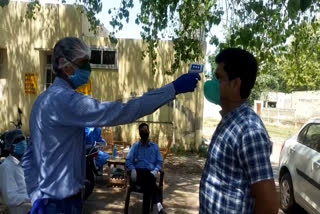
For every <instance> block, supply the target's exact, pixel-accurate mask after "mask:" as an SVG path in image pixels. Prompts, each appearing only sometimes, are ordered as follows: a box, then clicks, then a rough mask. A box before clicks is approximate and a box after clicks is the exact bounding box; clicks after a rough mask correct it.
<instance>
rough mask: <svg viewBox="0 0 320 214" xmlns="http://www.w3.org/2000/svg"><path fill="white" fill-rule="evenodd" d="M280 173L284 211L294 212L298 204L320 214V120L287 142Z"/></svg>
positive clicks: (280, 164) (283, 148) (281, 157)
mask: <svg viewBox="0 0 320 214" xmlns="http://www.w3.org/2000/svg"><path fill="white" fill-rule="evenodd" d="M279 170H280V173H279V182H280V183H279V185H280V199H281V209H282V210H283V211H284V212H285V213H292V211H293V210H295V208H296V204H298V205H300V206H301V207H302V208H304V209H305V210H306V211H307V212H308V213H310V214H313V213H317V214H320V118H317V119H312V120H309V121H308V122H307V123H306V124H305V125H303V127H302V128H301V129H300V131H299V132H298V133H297V134H295V135H294V136H293V137H291V138H290V139H288V140H286V141H285V142H284V143H283V145H282V148H281V152H280V161H279Z"/></svg>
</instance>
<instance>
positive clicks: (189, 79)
mask: <svg viewBox="0 0 320 214" xmlns="http://www.w3.org/2000/svg"><path fill="white" fill-rule="evenodd" d="M198 80H201V77H200V75H199V74H198V73H187V74H183V75H181V76H180V77H178V79H176V80H175V81H173V82H172V83H173V85H174V89H175V90H176V94H181V93H186V92H193V91H194V89H195V88H196V87H197V83H198Z"/></svg>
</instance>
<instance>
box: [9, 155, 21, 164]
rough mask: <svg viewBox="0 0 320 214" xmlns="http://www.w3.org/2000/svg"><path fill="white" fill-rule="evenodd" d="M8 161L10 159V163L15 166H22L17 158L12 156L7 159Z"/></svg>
mask: <svg viewBox="0 0 320 214" xmlns="http://www.w3.org/2000/svg"><path fill="white" fill-rule="evenodd" d="M7 159H8V161H10V162H12V163H14V164H16V165H19V164H20V161H19V160H18V159H17V158H15V157H13V156H12V155H9V156H8V157H7Z"/></svg>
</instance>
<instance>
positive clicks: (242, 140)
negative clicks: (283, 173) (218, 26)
mask: <svg viewBox="0 0 320 214" xmlns="http://www.w3.org/2000/svg"><path fill="white" fill-rule="evenodd" d="M215 61H216V64H217V69H216V73H215V77H214V78H213V79H212V80H210V81H207V82H206V83H205V85H204V94H205V97H206V98H207V99H208V100H209V101H210V102H213V103H215V104H218V105H220V106H221V107H222V110H221V112H220V113H221V116H222V120H221V121H220V123H219V125H218V127H217V129H216V131H215V133H214V135H213V137H212V140H211V143H210V146H209V150H208V157H207V161H206V164H205V168H204V172H203V174H202V178H201V182H200V210H199V212H200V214H203V213H217V214H231V213H235V214H242V213H243V214H247V213H248V214H249V213H250V214H251V213H258V214H264V213H265V214H276V213H277V212H278V209H279V200H278V196H277V193H276V190H275V183H274V178H273V173H272V167H271V163H270V154H271V143H270V140H269V135H268V133H267V131H266V129H265V127H264V125H263V123H262V121H261V119H260V118H259V116H258V115H257V114H256V113H255V112H254V111H253V110H252V109H251V108H250V106H249V105H248V104H247V98H248V97H249V95H250V92H251V89H252V88H253V86H254V84H255V81H256V75H257V70H258V66H257V61H256V59H255V57H254V56H253V55H252V54H251V53H249V52H247V51H245V50H241V49H238V48H228V49H225V50H223V51H222V52H221V53H219V54H218V55H217V57H216V60H215Z"/></svg>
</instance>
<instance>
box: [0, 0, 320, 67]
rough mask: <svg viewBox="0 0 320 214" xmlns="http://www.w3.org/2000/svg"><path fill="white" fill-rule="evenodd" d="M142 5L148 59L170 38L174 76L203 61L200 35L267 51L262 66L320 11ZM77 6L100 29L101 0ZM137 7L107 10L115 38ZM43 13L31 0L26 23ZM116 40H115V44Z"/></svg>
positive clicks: (126, 2)
mask: <svg viewBox="0 0 320 214" xmlns="http://www.w3.org/2000/svg"><path fill="white" fill-rule="evenodd" d="M64 1H65V0H62V3H64ZM8 3H9V0H0V6H2V7H4V6H6V5H7V4H8ZM140 3H141V8H140V13H139V15H138V17H137V18H136V20H135V22H136V24H140V25H142V32H141V36H142V39H143V40H144V41H145V42H146V43H147V49H146V51H147V54H149V55H150V56H151V59H152V62H153V65H154V64H155V63H156V61H155V58H156V51H155V49H156V48H157V45H158V42H159V39H160V38H161V37H162V36H163V35H166V36H167V37H169V38H171V39H172V40H173V43H174V47H175V62H174V64H173V65H172V68H173V71H174V70H175V69H176V68H178V67H179V65H180V62H181V61H183V62H190V61H199V60H201V59H203V41H201V38H199V37H201V35H202V34H203V35H204V36H205V37H206V36H209V37H210V38H211V40H210V42H211V43H212V44H215V45H217V46H219V47H220V48H223V47H225V46H226V45H232V46H241V47H243V48H246V49H250V50H263V51H260V52H259V53H260V55H259V60H260V61H265V60H273V57H272V56H273V53H275V52H278V51H279V49H278V46H279V45H280V44H282V43H284V42H285V41H286V39H287V38H288V37H289V36H290V35H291V34H292V29H293V28H294V27H295V26H296V25H297V24H299V23H300V21H301V20H302V19H307V20H312V19H314V18H315V17H316V13H317V12H318V11H319V8H320V2H319V1H318V0H140ZM75 4H81V5H83V6H84V8H85V12H86V14H87V16H88V20H89V22H90V23H91V30H94V29H96V27H97V26H98V25H99V24H100V22H99V20H97V19H96V18H95V15H96V14H97V13H99V12H100V11H101V9H102V3H101V0H78V1H77V2H76V3H75ZM133 6H134V5H133V0H121V5H120V6H119V8H114V9H110V10H109V14H110V15H112V17H113V19H112V21H111V25H112V26H113V27H114V31H113V32H117V31H119V30H121V29H122V28H123V27H124V24H125V23H124V22H127V23H128V22H129V13H130V9H132V8H133ZM39 8H40V4H39V0H32V1H31V3H30V4H29V8H28V12H27V14H26V17H27V18H35V16H34V15H35V13H36V11H37V10H39ZM220 23H223V24H224V25H225V27H226V29H228V32H229V35H228V38H229V39H228V42H227V43H223V41H219V40H218V39H217V36H216V35H215V34H211V33H210V32H211V29H212V27H213V26H214V25H219V24H220ZM113 35H114V34H111V39H112V41H116V39H115V38H114V36H113ZM199 35H200V36H199Z"/></svg>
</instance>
